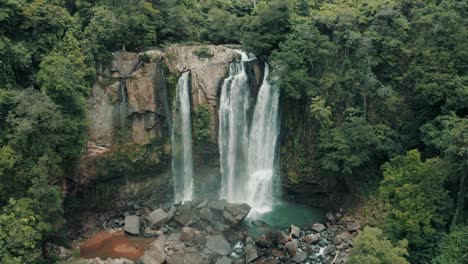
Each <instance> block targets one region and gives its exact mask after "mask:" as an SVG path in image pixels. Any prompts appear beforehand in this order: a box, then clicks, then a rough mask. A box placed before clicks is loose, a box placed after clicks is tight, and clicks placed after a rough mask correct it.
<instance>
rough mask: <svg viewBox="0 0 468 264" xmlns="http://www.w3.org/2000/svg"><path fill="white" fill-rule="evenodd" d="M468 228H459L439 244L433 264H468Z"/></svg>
mask: <svg viewBox="0 0 468 264" xmlns="http://www.w3.org/2000/svg"><path fill="white" fill-rule="evenodd" d="M467 252H468V226H466V225H465V226H459V227H457V228H456V229H455V230H453V231H451V232H450V233H449V234H448V235H446V236H445V237H444V238H443V239H442V240H441V241H440V243H439V245H438V250H437V256H436V257H435V258H434V259H433V260H432V263H433V264H462V263H468V259H467Z"/></svg>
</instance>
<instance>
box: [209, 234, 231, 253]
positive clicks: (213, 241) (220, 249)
mask: <svg viewBox="0 0 468 264" xmlns="http://www.w3.org/2000/svg"><path fill="white" fill-rule="evenodd" d="M206 247H207V248H208V249H209V250H210V251H211V252H214V253H217V254H220V255H223V256H225V255H227V254H229V253H231V251H232V248H231V245H230V244H229V242H228V241H227V240H226V239H225V238H224V237H223V236H222V235H215V236H207V237H206Z"/></svg>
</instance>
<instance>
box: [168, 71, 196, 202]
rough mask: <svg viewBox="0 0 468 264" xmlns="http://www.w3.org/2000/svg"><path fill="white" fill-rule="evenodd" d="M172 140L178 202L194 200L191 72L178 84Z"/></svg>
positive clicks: (175, 190) (175, 195) (173, 168)
mask: <svg viewBox="0 0 468 264" xmlns="http://www.w3.org/2000/svg"><path fill="white" fill-rule="evenodd" d="M173 119H174V122H173V126H172V132H171V134H172V135H171V140H172V174H173V180H174V198H175V202H176V203H183V202H185V201H190V200H192V195H193V159H192V120H191V116H190V72H188V71H187V72H184V73H183V74H182V76H181V77H180V79H179V82H178V84H177V95H176V100H175V104H174V117H173Z"/></svg>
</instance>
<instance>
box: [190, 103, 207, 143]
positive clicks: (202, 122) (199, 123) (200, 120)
mask: <svg viewBox="0 0 468 264" xmlns="http://www.w3.org/2000/svg"><path fill="white" fill-rule="evenodd" d="M210 119H211V112H210V108H209V106H208V105H207V104H202V105H199V106H198V107H197V109H195V112H194V113H193V121H192V123H193V138H194V139H195V143H196V144H200V143H204V142H207V141H208V140H209V139H210Z"/></svg>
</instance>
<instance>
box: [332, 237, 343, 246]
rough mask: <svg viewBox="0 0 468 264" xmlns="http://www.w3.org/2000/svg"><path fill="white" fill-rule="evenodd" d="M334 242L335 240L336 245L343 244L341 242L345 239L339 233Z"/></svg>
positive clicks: (333, 240)
mask: <svg viewBox="0 0 468 264" xmlns="http://www.w3.org/2000/svg"><path fill="white" fill-rule="evenodd" d="M332 242H333V244H334V245H339V244H341V242H343V239H342V238H341V236H340V235H337V236H335V237H333V239H332Z"/></svg>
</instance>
